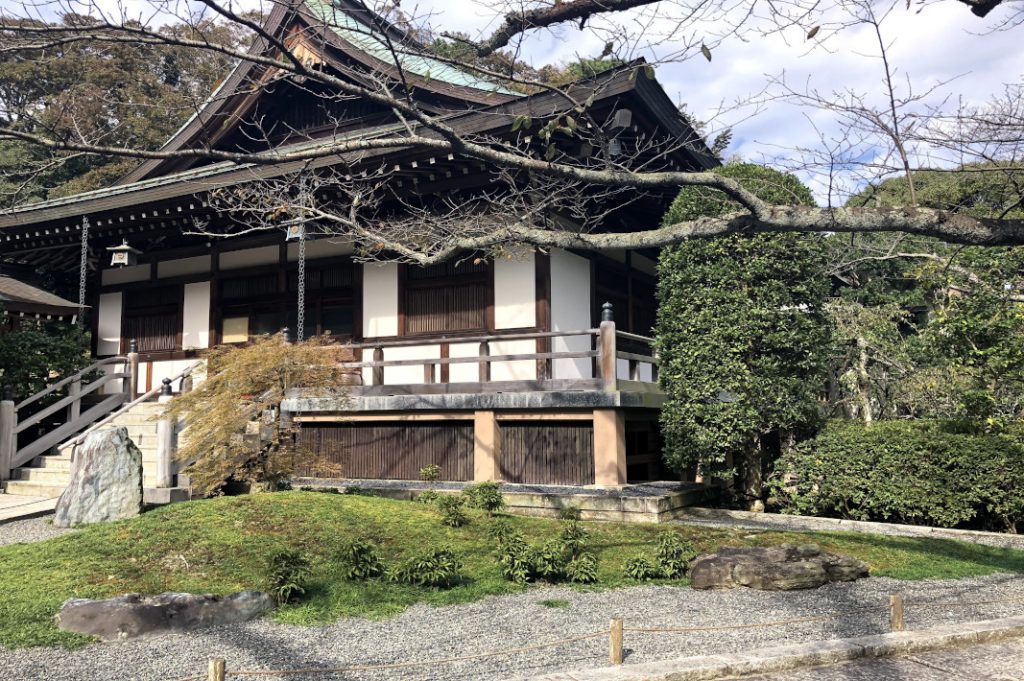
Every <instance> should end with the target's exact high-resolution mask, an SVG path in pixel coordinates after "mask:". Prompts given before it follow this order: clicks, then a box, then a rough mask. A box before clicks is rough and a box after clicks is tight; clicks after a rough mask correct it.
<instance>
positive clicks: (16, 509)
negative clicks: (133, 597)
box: [0, 494, 57, 523]
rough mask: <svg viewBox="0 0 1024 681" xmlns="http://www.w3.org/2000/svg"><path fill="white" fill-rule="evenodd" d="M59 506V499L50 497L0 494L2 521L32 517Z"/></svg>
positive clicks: (0, 520) (0, 516)
mask: <svg viewBox="0 0 1024 681" xmlns="http://www.w3.org/2000/svg"><path fill="white" fill-rule="evenodd" d="M56 507H57V500H56V499H50V498H48V497H23V496H21V495H19V494H0V523H6V522H9V521H11V520H21V519H23V518H32V517H35V516H37V515H40V514H43V513H49V512H50V511H52V510H53V509H55V508H56Z"/></svg>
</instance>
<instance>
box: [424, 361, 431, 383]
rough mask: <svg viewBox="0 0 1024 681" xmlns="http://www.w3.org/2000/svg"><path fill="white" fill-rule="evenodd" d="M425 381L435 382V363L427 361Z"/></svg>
mask: <svg viewBox="0 0 1024 681" xmlns="http://www.w3.org/2000/svg"><path fill="white" fill-rule="evenodd" d="M423 382H424V383H428V384H429V383H433V382H434V363H433V362H427V363H426V364H424V365H423Z"/></svg>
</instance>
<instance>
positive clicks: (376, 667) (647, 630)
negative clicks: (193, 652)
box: [175, 596, 1024, 681]
mask: <svg viewBox="0 0 1024 681" xmlns="http://www.w3.org/2000/svg"><path fill="white" fill-rule="evenodd" d="M892 599H894V600H898V601H899V606H898V608H899V629H900V630H902V626H903V624H902V616H903V606H904V604H903V600H902V599H901V598H900V597H899V596H893V597H892ZM1021 602H1024V597H1022V598H999V599H991V600H983V601H967V602H964V601H937V602H936V601H932V602H928V601H910V602H908V603H906V606H907V607H972V606H979V605H993V604H1005V603H1021ZM893 608H894V603H893V602H892V601H890V604H889V605H877V606H868V607H863V608H853V609H848V610H844V611H843V612H841V613H837V614H834V615H811V616H807V617H794V618H790V619H784V620H772V621H769V622H755V623H752V624H722V625H715V626H702V627H624V626H622V620H613V621H612V632H611V635H612V641H613V642H612V646H613V649H614V648H615V647H616V643H615V639H616V636H617V637H618V644H617V647H618V649H619V654H620V655H621V645H622V644H621V634H622V633H623V632H629V633H637V634H663V633H664V634H668V633H671V634H677V633H678V634H690V633H700V632H712V631H735V630H744V629H762V628H768V627H781V626H786V625H792V624H806V623H809V622H827V621H830V620H837V619H842V618H844V617H849V616H851V615H857V614H862V613H868V612H876V613H884V612H892V610H893ZM894 624H895V622H894ZM616 628H617V632H616ZM606 636H609V631H608V630H604V631H596V632H592V633H589V634H583V635H581V636H573V637H571V638H562V639H558V640H557V641H549V642H547V643H539V644H536V645H532V646H524V647H521V648H510V649H507V650H501V651H492V652H486V653H476V654H473V655H460V656H458V657H447V658H442V659H435V660H423V661H418V662H396V663H391V664H361V665H347V666H344V667H309V668H304V669H281V670H262V669H261V670H243V671H227V670H225V669H223V667H222V668H221V671H220V676H219V677H218V678H221V679H223V678H226V677H229V676H235V677H243V676H248V677H266V676H295V675H299V674H303V675H316V674H338V673H347V672H360V671H380V670H385V669H407V668H410V667H430V666H436V665H442V664H452V663H455V662H467V661H470V660H480V659H484V658H489V657H498V656H502V655H515V654H518V653H526V652H530V651H532V650H542V649H545V648H554V647H557V646H563V645H568V644H570V643H578V642H579V641H586V640H590V639H594V638H598V637H606ZM614 654H615V653H614V652H613V655H614ZM618 663H620V664H621V659H620V661H619V662H618ZM221 664H222V665H223V661H221ZM209 678H212V676H207V675H206V674H198V675H196V676H186V677H182V678H179V679H176V680H175V681H203V680H204V679H209Z"/></svg>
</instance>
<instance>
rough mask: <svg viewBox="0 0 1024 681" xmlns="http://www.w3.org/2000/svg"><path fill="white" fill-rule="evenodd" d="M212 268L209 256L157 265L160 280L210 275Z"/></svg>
mask: <svg viewBox="0 0 1024 681" xmlns="http://www.w3.org/2000/svg"><path fill="white" fill-rule="evenodd" d="M212 267H213V263H212V258H211V257H210V256H208V255H197V256H195V257H194V258H179V259H177V260H164V261H162V262H158V263H157V265H156V276H157V278H158V279H164V278H166V277H183V276H185V275H187V274H209V272H210V270H211V269H212Z"/></svg>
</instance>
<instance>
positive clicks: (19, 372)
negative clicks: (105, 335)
mask: <svg viewBox="0 0 1024 681" xmlns="http://www.w3.org/2000/svg"><path fill="white" fill-rule="evenodd" d="M6 325H7V321H6V320H5V319H4V312H3V310H2V309H0V329H2V328H4V327H5V326H6ZM91 362H92V360H91V359H90V358H89V338H88V336H86V335H84V334H82V333H81V331H80V330H79V329H78V328H77V327H67V326H58V325H56V324H53V325H49V326H44V325H43V324H33V323H31V322H24V321H23V322H22V323H21V325H20V326H19V328H18V330H17V331H10V332H7V333H0V386H3V385H9V386H11V389H12V390H13V391H14V395H15V396H16V397H17V398H18V399H19V400H20V399H24V398H26V397H28V396H30V395H34V394H35V393H37V392H39V391H40V390H43V389H44V388H46V386H47V385H49V384H51V383H55V382H57V381H59V380H61V379H62V378H66V377H67V376H70V375H71V374H74V373H76V372H78V371H80V370H81V369H84V368H85V367H87V366H88V365H89V364H90V363H91Z"/></svg>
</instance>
